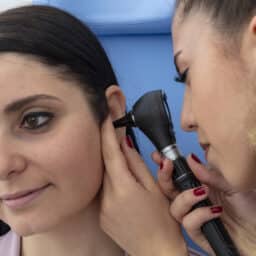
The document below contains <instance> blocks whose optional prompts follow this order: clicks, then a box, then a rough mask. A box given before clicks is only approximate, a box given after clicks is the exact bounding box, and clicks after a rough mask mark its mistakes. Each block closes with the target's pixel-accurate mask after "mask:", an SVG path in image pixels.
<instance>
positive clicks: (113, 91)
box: [105, 85, 126, 139]
mask: <svg viewBox="0 0 256 256" xmlns="http://www.w3.org/2000/svg"><path fill="white" fill-rule="evenodd" d="M105 95H106V99H107V103H108V107H109V111H110V116H111V118H112V120H113V121H115V120H117V119H119V118H121V117H123V116H124V115H125V110H126V100H125V96H124V94H123V92H122V90H121V89H120V87H119V86H117V85H111V86H109V87H108V88H107V89H106V91H105ZM116 131H117V136H118V138H119V139H122V138H123V137H124V136H125V131H126V128H121V129H120V128H119V129H117V130H116Z"/></svg>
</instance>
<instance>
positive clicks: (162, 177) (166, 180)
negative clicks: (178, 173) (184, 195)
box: [157, 159, 179, 200]
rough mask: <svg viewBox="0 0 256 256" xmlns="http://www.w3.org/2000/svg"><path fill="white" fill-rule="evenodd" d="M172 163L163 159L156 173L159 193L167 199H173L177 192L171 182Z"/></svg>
mask: <svg viewBox="0 0 256 256" xmlns="http://www.w3.org/2000/svg"><path fill="white" fill-rule="evenodd" d="M172 172H173V163H172V161H170V160H169V159H164V160H163V161H162V163H161V164H160V168H159V170H158V171H157V178H158V184H159V187H160V189H161V191H162V192H163V193H164V194H165V195H166V196H167V197H168V198H169V199H172V200H173V199H174V198H175V197H176V196H177V194H178V193H179V191H178V190H177V189H176V188H175V186H174V184H173V181H172Z"/></svg>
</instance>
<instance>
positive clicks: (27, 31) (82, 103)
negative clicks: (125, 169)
mask: <svg viewBox="0 0 256 256" xmlns="http://www.w3.org/2000/svg"><path fill="white" fill-rule="evenodd" d="M0 65H1V69H0V219H1V220H2V221H3V223H2V226H1V228H0V230H1V232H2V236H1V237H0V255H4V256H45V255H47V256H66V255H68V256H70V255H72V256H86V255H88V256H94V255H95V256H96V255H97V256H124V255H125V250H126V248H127V249H128V251H127V252H128V253H129V254H130V255H136V256H145V255H147V256H155V255H160V256H161V255H163V256H164V255H173V256H176V255H187V249H186V246H185V242H184V240H183V237H182V233H181V230H180V226H179V224H178V223H177V222H176V221H175V220H174V219H172V218H170V216H169V210H168V209H169V202H168V199H167V198H166V197H165V196H164V195H163V193H162V192H161V190H160V188H159V186H158V185H157V184H156V183H155V181H154V179H153V177H152V176H151V175H150V173H149V172H148V170H147V169H146V166H145V165H144V163H143V162H142V160H141V162H140V174H143V178H142V179H140V182H138V180H137V179H136V174H135V171H134V172H132V171H131V172H130V173H129V178H130V180H129V181H131V183H132V186H131V187H129V188H126V187H125V185H126V184H127V183H126V181H125V180H124V179H122V175H120V179H119V180H118V181H117V182H116V185H117V186H118V189H120V191H121V194H122V193H123V194H126V193H135V194H136V197H135V198H134V200H133V202H134V205H133V208H131V207H130V206H129V205H127V207H126V208H123V209H121V210H122V211H123V213H128V212H129V211H130V214H129V218H131V219H132V221H130V222H129V219H127V220H124V222H126V224H128V225H129V227H128V228H127V229H126V230H123V231H124V232H126V234H127V237H126V240H125V241H124V240H122V239H119V236H118V234H117V237H116V238H115V240H112V239H111V238H110V236H109V235H107V234H106V233H105V229H106V225H105V224H106V215H105V213H106V209H108V200H106V197H105V196H104V193H111V192H113V190H111V189H109V186H107V185H106V186H105V187H104V189H103V190H102V181H103V177H104V176H105V175H104V172H105V165H104V162H103V157H102V147H101V143H102V141H101V128H102V124H103V122H104V121H105V120H112V121H113V120H115V119H118V118H120V117H121V116H123V115H124V114H125V111H126V110H125V97H124V95H123V93H122V91H121V90H120V88H119V87H118V86H117V80H116V78H115V75H114V72H113V70H112V67H111V65H110V63H109V61H108V58H107V56H106V54H105V52H104V50H103V49H102V47H101V46H100V44H99V42H98V40H97V39H96V37H95V36H94V35H93V34H92V33H91V32H90V30H89V29H88V28H87V27H86V26H85V25H84V24H83V23H81V22H80V21H79V20H77V19H76V18H74V17H73V16H71V15H69V14H68V13H66V12H63V11H60V10H58V9H55V8H51V7H43V6H28V7H21V8H17V9H11V10H9V11H6V12H3V13H1V14H0ZM126 134H130V135H131V136H129V137H126ZM113 136H115V137H114V138H115V140H114V142H117V143H118V145H119V144H122V148H123V149H124V150H129V149H130V146H131V145H133V143H135V141H133V142H132V137H133V134H132V132H131V130H127V131H126V129H125V128H124V129H120V130H118V131H116V132H114V134H113ZM105 153H106V150H104V154H105ZM109 153H111V148H110V150H109ZM123 164H125V162H123ZM141 169H143V170H142V171H141ZM140 174H139V173H138V175H140ZM138 175H137V176H138ZM107 182H108V177H107V176H105V181H104V183H105V184H107ZM102 192H103V193H102ZM110 218H112V219H114V220H115V219H116V220H118V216H115V215H112V216H110ZM128 222H129V223H128ZM4 223H5V224H4ZM166 223H167V224H168V225H166ZM102 226H103V227H104V229H102ZM141 231H143V232H141ZM145 231H146V232H148V234H150V237H149V236H148V235H147V236H144V232H145ZM131 236H132V237H133V238H135V237H136V243H135V244H133V245H132V246H131V247H130V246H128V245H130V244H131V243H130V242H131V241H129V238H130V237H131ZM162 241H163V242H166V243H165V247H163V248H160V249H159V245H160V243H159V242H162ZM167 242H168V243H167Z"/></svg>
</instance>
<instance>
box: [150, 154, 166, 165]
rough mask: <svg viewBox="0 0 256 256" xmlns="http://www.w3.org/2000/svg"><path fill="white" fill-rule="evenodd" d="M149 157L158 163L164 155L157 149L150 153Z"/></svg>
mask: <svg viewBox="0 0 256 256" xmlns="http://www.w3.org/2000/svg"><path fill="white" fill-rule="evenodd" d="M151 158H152V160H153V161H154V162H155V163H156V164H158V165H160V164H161V162H162V161H163V159H164V157H163V156H162V155H161V153H159V152H158V151H154V152H153V153H152V154H151Z"/></svg>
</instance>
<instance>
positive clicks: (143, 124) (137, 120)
mask: <svg viewBox="0 0 256 256" xmlns="http://www.w3.org/2000/svg"><path fill="white" fill-rule="evenodd" d="M113 124H114V127H115V128H119V127H124V126H126V127H138V128H139V129H140V130H141V131H142V132H143V133H144V134H145V135H146V136H147V137H148V138H149V139H150V140H151V141H152V142H153V144H154V145H155V146H156V148H157V149H158V151H159V152H161V153H162V154H163V155H164V156H165V157H166V158H168V159H170V160H171V161H172V162H173V165H174V171H173V177H172V179H173V183H174V185H175V186H176V188H177V189H179V190H180V191H184V190H187V189H191V188H195V187H199V186H201V183H200V181H199V180H197V178H196V177H195V176H194V174H193V172H192V171H191V169H190V167H189V166H188V164H187V162H186V159H185V158H184V156H182V155H181V154H180V152H179V149H178V147H177V145H176V138H175V134H174V129H173V124H172V120H171V113H170V110H169V106H168V104H167V97H166V94H165V93H164V92H163V91H162V90H156V91H151V92H148V93H146V94H144V95H143V96H142V97H141V98H140V99H139V100H138V101H137V102H136V103H135V104H134V106H133V108H132V110H131V111H130V112H128V113H127V114H126V115H125V116H124V117H122V118H120V119H118V120H116V121H114V122H113ZM211 205H212V203H211V201H210V200H209V199H205V200H203V201H202V202H199V203H197V204H196V205H194V207H193V209H195V208H198V207H203V206H211ZM201 230H202V233H203V234H204V235H205V237H206V239H207V240H208V242H209V244H210V245H211V247H212V249H213V251H214V252H215V254H216V255H217V256H238V255H239V253H238V250H237V249H236V247H235V245H234V243H233V241H232V240H231V238H230V236H229V234H228V232H227V230H226V229H225V227H224V225H223V223H222V222H221V220H220V218H216V219H214V220H211V221H208V222H207V223H205V224H204V225H203V226H202V227H201Z"/></svg>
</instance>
